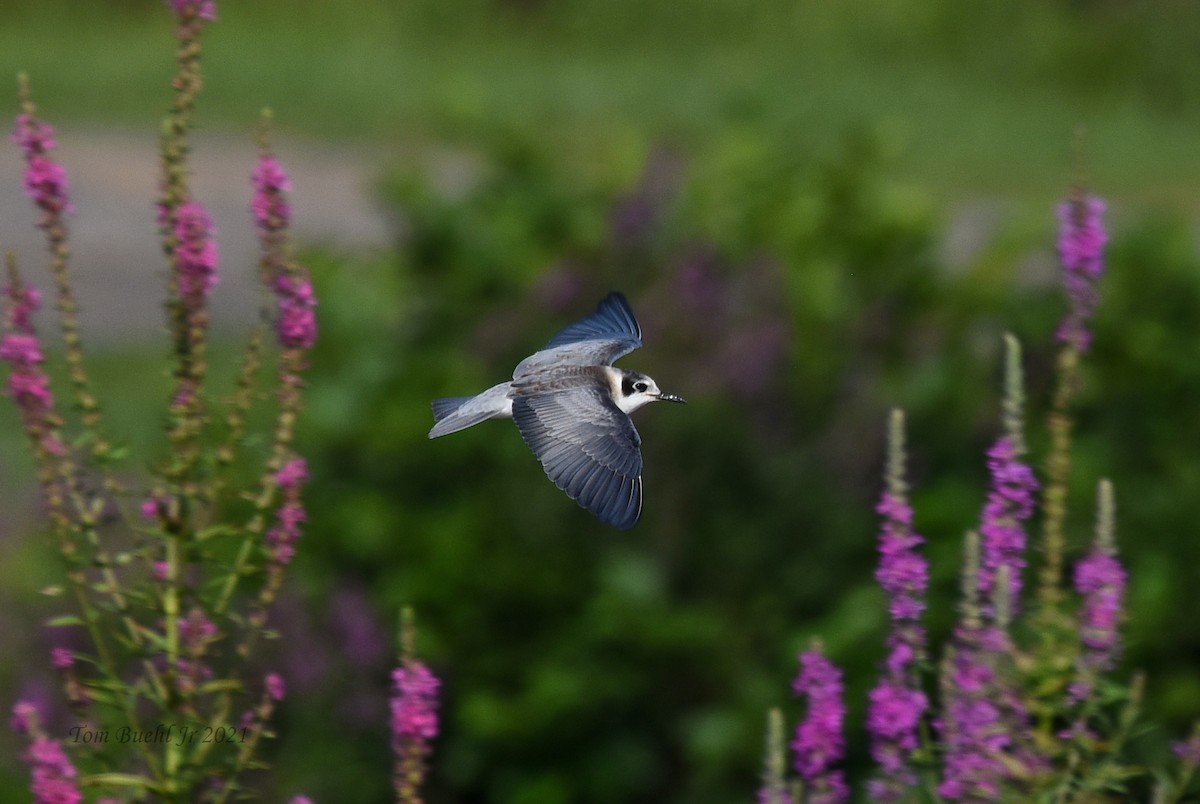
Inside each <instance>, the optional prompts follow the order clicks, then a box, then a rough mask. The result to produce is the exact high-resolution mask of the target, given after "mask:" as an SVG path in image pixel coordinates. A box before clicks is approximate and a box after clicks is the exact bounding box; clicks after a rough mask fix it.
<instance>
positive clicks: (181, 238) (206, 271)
mask: <svg viewBox="0 0 1200 804" xmlns="http://www.w3.org/2000/svg"><path fill="white" fill-rule="evenodd" d="M175 239H176V243H177V245H176V247H175V256H176V259H177V260H178V262H179V292H180V295H182V296H183V298H184V299H185V301H186V300H191V301H192V302H193V303H195V301H196V300H198V299H199V298H200V297H203V296H206V295H208V293H209V291H211V290H212V288H213V286H214V285H216V283H217V261H218V251H217V243H216V241H215V240H214V239H213V225H212V218H211V217H210V216H209V214H208V210H206V209H205V208H204V205H203V204H201V203H200V202H199V201H188V202H186V203H184V204H181V205H180V206H179V209H178V210H176V212H175Z"/></svg>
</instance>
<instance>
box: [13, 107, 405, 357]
mask: <svg viewBox="0 0 1200 804" xmlns="http://www.w3.org/2000/svg"><path fill="white" fill-rule="evenodd" d="M55 134H56V139H57V140H58V142H59V148H58V150H57V151H55V155H56V156H57V157H58V158H59V160H60V161H61V162H62V163H63V164H64V165H65V166H66V168H67V171H68V174H69V181H70V193H71V198H72V200H73V202H74V204H75V210H76V212H75V214H74V215H73V216H72V217H71V218H70V226H71V249H72V253H73V258H72V268H73V272H74V278H75V280H76V293H77V296H78V299H79V302H80V307H81V312H80V319H81V326H82V328H83V331H84V336H85V339H86V341H85V342H86V343H92V344H95V343H103V344H104V345H118V344H121V343H129V342H138V341H147V340H150V339H153V338H157V337H159V336H161V334H162V332H163V331H164V316H163V309H162V300H163V298H164V293H165V283H166V261H165V258H164V257H163V254H162V251H161V249H160V247H159V244H158V237H157V232H156V225H155V220H154V200H155V197H156V187H157V182H158V156H157V153H158V152H157V139H156V137H155V136H154V134H153V133H150V134H147V133H146V132H133V131H124V130H113V129H90V130H78V129H72V128H71V127H70V126H61V127H59V128H58V129H57V130H56V132H55ZM6 139H7V138H6ZM192 145H193V151H192V156H191V167H192V192H193V195H194V196H195V197H196V198H197V199H198V200H200V201H202V202H203V203H204V204H205V205H206V206H207V207H208V210H209V212H210V214H211V215H212V217H213V220H214V222H215V224H216V227H217V239H218V242H219V244H220V249H221V261H220V277H221V278H220V283H219V284H218V285H217V287H216V289H215V290H214V291H213V303H212V312H213V326H214V327H215V328H217V329H222V330H227V331H228V330H234V331H240V330H241V329H242V328H243V326H244V325H245V324H248V323H250V322H252V321H253V320H254V316H255V312H256V310H257V303H258V298H259V297H258V288H257V284H256V283H257V268H256V266H257V258H258V249H257V244H256V241H255V238H254V229H253V222H252V219H251V215H250V197H251V193H252V190H251V186H250V173H251V171H252V170H253V169H254V165H255V161H256V159H257V156H258V151H257V148H256V147H255V144H254V141H253V138H252V137H251V136H249V135H245V136H243V135H240V134H239V135H234V134H232V133H223V132H212V131H208V132H205V131H201V132H197V133H195V134H194V135H193V138H192ZM274 146H275V152H276V154H277V155H278V157H279V159H280V161H282V163H283V165H284V167H285V168H286V169H287V170H288V172H289V173H291V175H292V180H293V185H294V191H293V193H292V194H291V199H292V208H293V210H294V219H293V220H294V223H293V231H292V233H293V237H294V240H295V242H296V243H297V244H300V245H310V244H325V245H329V246H332V247H334V248H337V249H339V250H342V251H353V252H369V251H376V250H380V249H383V248H385V247H386V246H388V245H389V237H390V231H391V229H390V227H389V225H388V218H387V215H386V213H385V211H384V210H383V209H382V208H381V207H379V206H377V205H376V204H375V203H374V201H373V192H372V183H373V182H374V181H375V180H376V179H377V178H378V176H379V174H380V172H381V169H382V164H383V162H382V159H381V158H379V157H378V156H376V157H374V158H373V157H372V156H371V155H369V154H367V153H366V152H358V151H354V150H351V149H348V148H343V147H340V146H333V145H324V144H319V143H312V142H300V141H287V140H280V139H279V138H275V141H274ZM0 152H2V153H0V251H9V250H11V251H13V252H14V253H15V254H16V256H17V260H18V265H19V266H20V267H21V269H22V271H23V272H24V273H25V275H26V278H28V279H30V280H31V281H33V282H36V283H37V284H38V285H39V286H40V287H41V288H42V289H43V291H49V285H50V281H49V277H48V275H47V268H46V266H47V258H46V252H45V249H44V247H43V245H42V240H41V232H40V231H39V230H38V229H37V228H36V227H35V226H34V222H35V220H36V217H37V216H36V213H35V211H34V209H33V206H32V204H31V203H30V202H29V200H28V199H27V198H26V197H25V195H24V190H23V186H22V179H21V175H22V171H23V168H24V165H23V163H22V159H21V154H20V151H19V149H18V148H17V147H16V146H15V145H12V144H10V143H8V142H4V143H0ZM43 327H44V331H45V332H46V333H47V334H50V333H51V332H52V331H53V330H55V329H56V326H53V325H52V324H51V320H49V319H44V324H43Z"/></svg>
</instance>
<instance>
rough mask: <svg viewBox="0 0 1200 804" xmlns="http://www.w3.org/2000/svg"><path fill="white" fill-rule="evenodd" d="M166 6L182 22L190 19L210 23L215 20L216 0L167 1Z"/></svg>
mask: <svg viewBox="0 0 1200 804" xmlns="http://www.w3.org/2000/svg"><path fill="white" fill-rule="evenodd" d="M168 5H170V6H171V9H172V10H174V12H175V14H176V15H178V17H179V19H180V20H181V21H182V22H187V21H189V20H192V19H200V20H208V21H209V22H212V21H213V20H215V19H216V18H217V4H216V0H168Z"/></svg>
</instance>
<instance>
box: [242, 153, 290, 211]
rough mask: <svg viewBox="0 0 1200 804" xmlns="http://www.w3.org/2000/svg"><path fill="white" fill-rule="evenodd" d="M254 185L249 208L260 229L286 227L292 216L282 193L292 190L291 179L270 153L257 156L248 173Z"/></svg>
mask: <svg viewBox="0 0 1200 804" xmlns="http://www.w3.org/2000/svg"><path fill="white" fill-rule="evenodd" d="M250 181H251V183H252V184H253V185H254V200H253V201H252V202H251V210H252V211H253V212H254V222H255V223H256V224H257V225H258V227H259V228H260V229H286V228H287V226H288V224H289V223H290V222H291V218H292V208H291V205H290V204H288V202H287V199H286V198H285V197H284V195H283V194H284V193H290V192H291V191H292V179H291V177H290V176H289V175H288V174H287V171H285V170H284V169H283V166H282V165H281V164H279V160H278V159H276V158H275V157H274V156H273V155H272V154H263V155H262V156H261V157H259V160H258V165H257V166H256V167H255V168H254V172H253V173H252V174H250Z"/></svg>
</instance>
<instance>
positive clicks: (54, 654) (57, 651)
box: [50, 646, 75, 670]
mask: <svg viewBox="0 0 1200 804" xmlns="http://www.w3.org/2000/svg"><path fill="white" fill-rule="evenodd" d="M50 663H51V664H53V665H54V666H55V667H56V668H57V669H59V670H69V669H71V667H73V666H74V665H75V654H73V653H71V651H69V650H67V649H66V648H64V647H61V646H59V647H56V648H54V649H53V650H51V651H50Z"/></svg>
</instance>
